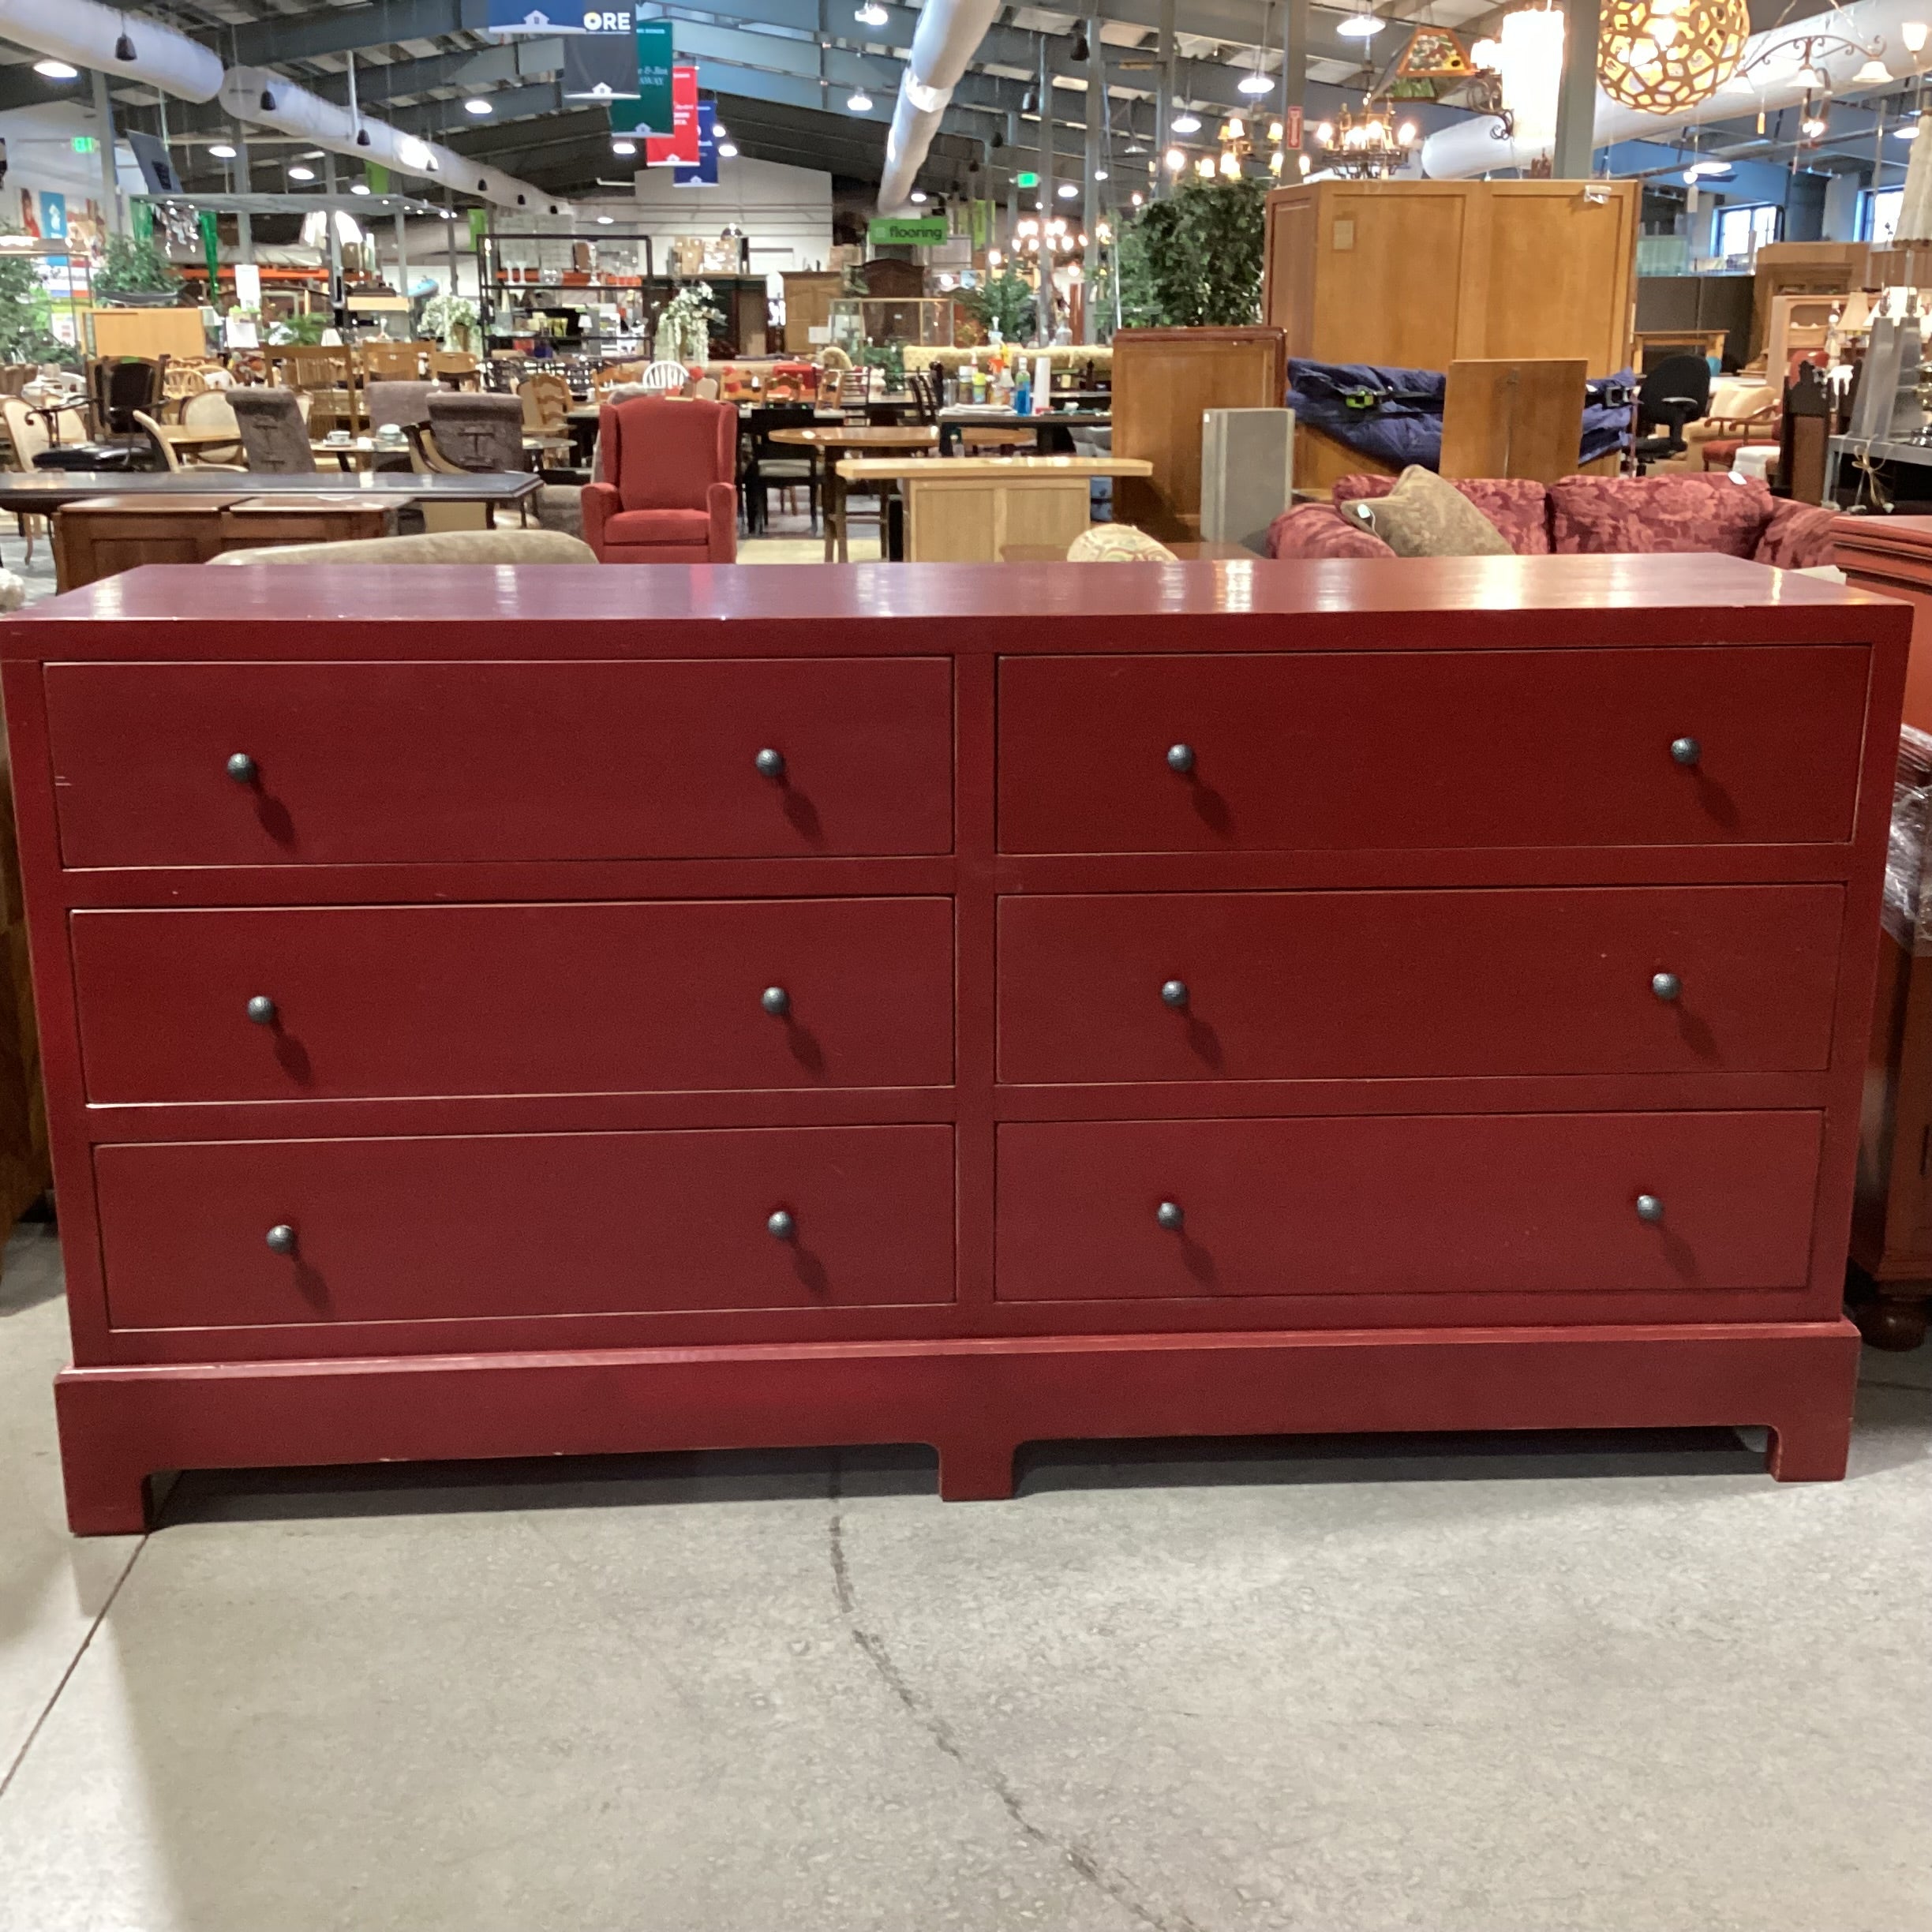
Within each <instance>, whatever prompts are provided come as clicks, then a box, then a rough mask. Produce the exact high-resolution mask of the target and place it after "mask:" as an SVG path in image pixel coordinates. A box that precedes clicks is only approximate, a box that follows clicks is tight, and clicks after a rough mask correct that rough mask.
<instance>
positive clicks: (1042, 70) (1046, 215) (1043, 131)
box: [1033, 34, 1058, 343]
mask: <svg viewBox="0 0 1932 1932" xmlns="http://www.w3.org/2000/svg"><path fill="white" fill-rule="evenodd" d="M1053 150H1054V116H1053V84H1052V80H1051V78H1050V76H1049V75H1048V73H1047V36H1045V35H1044V34H1042V35H1041V36H1040V44H1039V219H1040V252H1039V289H1038V290H1037V291H1036V292H1035V297H1034V303H1033V306H1034V310H1035V313H1036V314H1037V315H1038V316H1039V339H1040V340H1041V342H1043V343H1050V342H1051V341H1052V340H1053V332H1054V292H1053V265H1054V247H1053V242H1052V241H1051V239H1050V237H1049V236H1048V234H1047V223H1049V222H1050V221H1051V220H1052V219H1053V213H1054V202H1055V201H1056V200H1057V199H1058V197H1057V195H1056V194H1055V193H1054V151H1053Z"/></svg>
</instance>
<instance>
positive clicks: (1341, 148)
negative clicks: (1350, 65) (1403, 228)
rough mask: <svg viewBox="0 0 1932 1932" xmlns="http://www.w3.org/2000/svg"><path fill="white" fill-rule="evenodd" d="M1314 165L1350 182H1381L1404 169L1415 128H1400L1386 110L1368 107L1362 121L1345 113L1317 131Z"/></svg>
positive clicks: (1404, 125) (1404, 124)
mask: <svg viewBox="0 0 1932 1932" xmlns="http://www.w3.org/2000/svg"><path fill="white" fill-rule="evenodd" d="M1314 139H1315V164H1316V167H1318V168H1325V169H1326V170H1327V171H1328V172H1329V173H1330V174H1339V175H1340V176H1342V178H1343V179H1345V180H1347V181H1380V180H1381V179H1382V178H1383V176H1384V175H1388V174H1395V173H1396V172H1397V171H1398V170H1399V169H1401V168H1402V167H1403V166H1404V165H1405V164H1406V163H1407V161H1408V159H1409V157H1410V155H1411V154H1412V153H1413V152H1414V150H1415V144H1416V140H1417V134H1416V125H1415V123H1414V122H1413V121H1404V122H1402V123H1401V124H1400V125H1397V124H1396V122H1395V116H1394V115H1393V114H1391V112H1390V111H1389V110H1388V109H1387V108H1386V107H1365V108H1364V109H1363V110H1362V112H1361V118H1359V119H1357V117H1356V116H1354V114H1350V112H1349V110H1347V108H1346V107H1344V108H1343V109H1342V114H1341V117H1340V118H1339V120H1335V121H1324V122H1322V123H1321V124H1320V125H1319V126H1318V127H1317V128H1316V129H1315V137H1314Z"/></svg>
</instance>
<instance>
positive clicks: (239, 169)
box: [234, 127, 255, 262]
mask: <svg viewBox="0 0 1932 1932" xmlns="http://www.w3.org/2000/svg"><path fill="white" fill-rule="evenodd" d="M234 151H235V158H234V185H235V193H237V194H253V193H254V192H255V184H254V183H253V182H252V181H250V180H249V151H248V137H247V136H246V135H245V133H242V131H241V129H240V127H237V128H236V129H235V131H234ZM254 259H255V217H254V216H253V215H248V214H241V215H237V216H236V217H235V260H237V261H238V262H252V261H253V260H254Z"/></svg>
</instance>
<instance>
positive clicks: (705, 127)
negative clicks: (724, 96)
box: [671, 100, 718, 188]
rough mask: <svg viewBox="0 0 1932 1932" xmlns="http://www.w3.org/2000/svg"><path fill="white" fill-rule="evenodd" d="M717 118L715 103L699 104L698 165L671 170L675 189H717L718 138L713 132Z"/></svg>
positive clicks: (701, 102)
mask: <svg viewBox="0 0 1932 1932" xmlns="http://www.w3.org/2000/svg"><path fill="white" fill-rule="evenodd" d="M716 120H717V105H716V103H714V102H711V101H708V100H701V101H700V102H699V103H698V165H697V166H696V167H684V166H683V165H682V164H681V163H680V165H679V166H677V167H673V168H672V170H671V185H672V187H674V188H715V187H716V186H717V185H718V176H717V134H716V133H714V132H713V124H714V123H715V122H716Z"/></svg>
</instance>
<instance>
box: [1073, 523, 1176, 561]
mask: <svg viewBox="0 0 1932 1932" xmlns="http://www.w3.org/2000/svg"><path fill="white" fill-rule="evenodd" d="M1067 561H1068V562H1069V564H1171V563H1173V562H1174V552H1172V551H1171V550H1170V549H1168V548H1167V546H1166V545H1165V544H1164V543H1163V542H1161V541H1160V540H1159V538H1158V537H1150V536H1149V535H1148V534H1147V532H1146V531H1145V530H1136V529H1135V528H1134V527H1133V525H1132V524H1131V523H1090V524H1089V525H1088V526H1087V528H1086V529H1085V530H1082V531H1081V532H1080V534H1079V535H1078V536H1077V537H1075V538H1074V539H1073V542H1072V543H1071V544H1070V545H1069V546H1068V548H1067Z"/></svg>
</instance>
